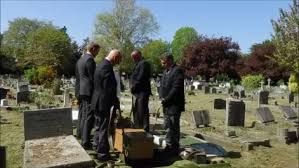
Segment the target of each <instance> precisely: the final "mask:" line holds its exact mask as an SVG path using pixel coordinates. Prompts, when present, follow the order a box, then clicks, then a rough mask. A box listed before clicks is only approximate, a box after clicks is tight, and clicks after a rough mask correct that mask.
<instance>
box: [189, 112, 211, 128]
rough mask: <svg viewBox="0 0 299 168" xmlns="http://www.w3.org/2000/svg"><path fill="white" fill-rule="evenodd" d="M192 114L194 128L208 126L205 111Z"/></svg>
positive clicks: (208, 120)
mask: <svg viewBox="0 0 299 168" xmlns="http://www.w3.org/2000/svg"><path fill="white" fill-rule="evenodd" d="M192 114H193V115H192V116H193V121H194V123H195V125H196V127H198V126H200V125H204V126H207V125H209V124H210V116H209V112H208V111H207V110H199V111H193V112H192Z"/></svg>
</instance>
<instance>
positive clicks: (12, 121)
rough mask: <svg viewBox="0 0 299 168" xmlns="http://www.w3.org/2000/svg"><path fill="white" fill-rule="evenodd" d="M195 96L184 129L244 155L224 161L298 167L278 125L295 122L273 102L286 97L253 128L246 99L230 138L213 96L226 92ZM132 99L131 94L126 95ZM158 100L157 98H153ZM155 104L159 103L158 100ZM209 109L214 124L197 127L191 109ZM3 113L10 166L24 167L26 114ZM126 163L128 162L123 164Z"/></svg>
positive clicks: (263, 167)
mask: <svg viewBox="0 0 299 168" xmlns="http://www.w3.org/2000/svg"><path fill="white" fill-rule="evenodd" d="M195 94H196V95H194V96H189V95H187V96H186V103H187V104H186V112H183V113H182V117H181V118H182V120H183V123H184V124H182V126H181V132H184V133H188V134H190V135H194V134H195V133H204V134H206V135H211V136H213V135H217V136H219V137H222V138H220V139H221V140H223V141H226V142H228V143H226V144H219V145H221V146H223V147H224V148H225V149H226V150H227V151H232V152H235V153H239V154H240V155H241V157H227V158H225V161H226V162H227V163H229V164H230V166H231V167H233V168H282V167H284V168H296V167H298V155H299V152H298V144H290V145H286V144H284V143H283V142H280V141H279V140H278V139H277V129H278V128H292V127H293V125H292V122H290V121H287V120H285V119H284V118H283V113H282V112H281V111H280V109H279V108H278V106H274V101H275V100H276V101H277V102H278V104H279V105H287V104H288V103H287V99H281V97H275V99H274V98H270V99H269V105H267V107H269V108H270V110H271V111H272V113H273V116H274V118H275V120H276V121H277V123H273V124H268V125H266V126H264V125H261V124H256V126H255V127H254V128H248V126H250V125H251V124H252V122H253V121H257V119H256V116H255V109H256V107H257V102H256V101H255V100H254V101H252V100H251V99H244V102H245V104H246V112H245V127H244V128H240V127H230V128H229V129H230V130H234V131H236V134H237V136H238V137H237V138H228V137H225V136H223V135H224V130H225V124H224V121H225V110H214V109H213V100H214V99H215V98H223V99H225V98H226V97H227V96H226V95H225V94H203V93H202V92H201V91H195ZM270 96H271V95H270ZM127 98H128V99H129V98H130V96H129V95H127ZM151 103H152V104H154V105H155V104H156V103H157V102H153V101H152V100H151ZM155 107H158V105H157V104H156V105H155ZM199 109H207V110H208V111H209V112H210V118H211V124H210V127H206V128H195V127H194V125H193V120H192V116H191V112H192V111H193V110H199ZM0 116H2V118H4V119H6V120H7V122H5V124H1V130H0V131H1V132H0V133H1V139H0V144H1V146H6V150H7V151H6V153H7V167H8V168H21V167H22V163H23V147H24V129H23V115H22V112H18V111H4V110H2V111H1V112H0ZM265 138H268V139H270V144H271V146H272V147H271V148H268V147H261V146H260V147H254V150H252V151H248V152H245V151H241V149H240V145H241V143H240V142H241V141H243V140H248V139H265ZM186 166H188V167H189V166H190V167H203V166H202V165H200V166H197V165H194V164H191V162H188V161H177V162H175V163H174V164H173V165H171V166H168V167H174V168H183V167H186ZM120 167H126V166H120ZM208 167H218V168H227V167H229V166H227V165H218V166H215V165H210V166H208Z"/></svg>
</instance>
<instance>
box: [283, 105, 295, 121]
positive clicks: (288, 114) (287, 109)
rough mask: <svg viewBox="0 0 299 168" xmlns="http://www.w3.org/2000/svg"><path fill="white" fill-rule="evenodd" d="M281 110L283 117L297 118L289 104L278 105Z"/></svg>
mask: <svg viewBox="0 0 299 168" xmlns="http://www.w3.org/2000/svg"><path fill="white" fill-rule="evenodd" d="M280 108H281V110H282V111H283V113H284V117H285V118H286V119H294V118H297V114H296V112H295V111H294V110H293V109H292V108H291V107H290V106H280Z"/></svg>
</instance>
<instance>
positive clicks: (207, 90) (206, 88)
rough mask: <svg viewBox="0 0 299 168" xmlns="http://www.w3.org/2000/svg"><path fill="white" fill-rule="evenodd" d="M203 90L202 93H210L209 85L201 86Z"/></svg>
mask: <svg viewBox="0 0 299 168" xmlns="http://www.w3.org/2000/svg"><path fill="white" fill-rule="evenodd" d="M203 91H204V94H208V93H210V87H209V86H203Z"/></svg>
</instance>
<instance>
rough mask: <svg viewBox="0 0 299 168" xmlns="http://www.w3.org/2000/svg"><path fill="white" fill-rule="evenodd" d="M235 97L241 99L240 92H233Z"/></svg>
mask: <svg viewBox="0 0 299 168" xmlns="http://www.w3.org/2000/svg"><path fill="white" fill-rule="evenodd" d="M233 97H235V98H237V99H238V98H239V97H240V94H239V92H238V91H234V92H233Z"/></svg>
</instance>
